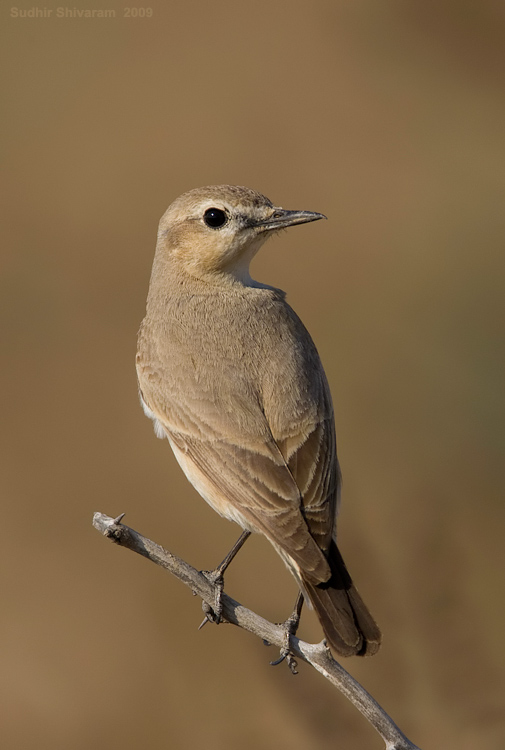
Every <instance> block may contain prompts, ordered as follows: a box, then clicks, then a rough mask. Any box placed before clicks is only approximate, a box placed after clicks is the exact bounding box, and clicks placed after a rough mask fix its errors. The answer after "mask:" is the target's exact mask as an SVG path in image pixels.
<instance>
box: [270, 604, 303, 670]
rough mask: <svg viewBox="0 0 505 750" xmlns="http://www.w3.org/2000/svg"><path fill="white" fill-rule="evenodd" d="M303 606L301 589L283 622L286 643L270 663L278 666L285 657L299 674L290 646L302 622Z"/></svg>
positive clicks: (289, 665)
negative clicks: (291, 639) (292, 637)
mask: <svg viewBox="0 0 505 750" xmlns="http://www.w3.org/2000/svg"><path fill="white" fill-rule="evenodd" d="M302 607H303V594H302V592H301V591H300V592H299V593H298V596H297V597H296V602H295V606H294V609H293V611H292V613H291V614H290V616H289V617H288V619H287V620H286V621H285V622H283V623H282V625H283V628H284V643H283V646H282V648H281V653H280V656H279V658H278V659H276V660H275V661H271V662H270V664H271V665H272V667H275V666H277V664H280V663H281V662H282V661H284V659H286V662H287V665H288V667H289V669H290V670H291V672H292V673H293V674H298V672H297V671H296V666H297V664H296V659H295V658H294V656H293V654H292V653H291V648H290V638H291V636H292V635H296V631H297V630H298V625H299V624H300V615H301V613H302Z"/></svg>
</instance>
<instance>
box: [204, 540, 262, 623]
mask: <svg viewBox="0 0 505 750" xmlns="http://www.w3.org/2000/svg"><path fill="white" fill-rule="evenodd" d="M250 536H251V532H250V531H243V532H242V534H241V535H240V537H239V539H237V541H236V542H235V544H234V545H233V547H232V548H231V550H230V551H229V552H228V554H227V555H226V557H225V558H224V560H223V561H222V562H221V563H219V565H218V566H217V568H215V569H214V570H202V573H203V574H204V576H205V577H206V578H207V579H208V580H209V581H210V582H211V583H212V584H214V586H215V587H216V596H215V599H214V606H213V607H211V606H210V605H209V604H207V602H204V603H203V605H202V608H203V611H204V612H205V620H204V621H203V622H202V624H201V625H200V628H203V626H204V625H205V623H207V622H215V623H216V625H218V624H219V623H220V622H221V612H222V609H223V605H222V601H221V599H222V596H223V589H224V572H225V570H226V568H227V567H228V565H229V564H230V563H231V561H232V560H233V558H234V557H235V555H236V554H237V552H238V551H239V549H241V548H242V546H243V545H244V542H245V541H246V539H248V538H249V537H250ZM200 628H198V629H200Z"/></svg>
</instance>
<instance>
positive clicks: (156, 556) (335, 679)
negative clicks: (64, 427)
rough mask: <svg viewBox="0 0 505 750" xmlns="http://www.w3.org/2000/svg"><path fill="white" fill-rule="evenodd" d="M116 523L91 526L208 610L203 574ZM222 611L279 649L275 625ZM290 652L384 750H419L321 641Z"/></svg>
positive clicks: (227, 607) (211, 590)
mask: <svg viewBox="0 0 505 750" xmlns="http://www.w3.org/2000/svg"><path fill="white" fill-rule="evenodd" d="M121 518H122V516H119V517H118V518H116V519H114V518H111V517H110V516H106V515H104V514H103V513H95V514H94V516H93V526H94V527H95V528H96V529H97V530H98V531H100V532H101V533H102V534H103V535H104V536H106V537H108V538H109V539H112V541H114V542H116V544H119V545H120V546H122V547H127V548H128V549H131V550H133V552H137V553H138V554H140V555H143V556H144V557H147V558H148V559H149V560H151V561H152V562H154V563H156V564H157V565H160V566H161V567H162V568H165V569H166V570H168V571H170V573H172V574H173V575H174V576H176V577H177V578H179V580H181V581H182V582H183V583H185V584H186V585H187V586H189V588H190V589H192V591H194V592H195V593H196V594H198V596H200V597H201V599H203V601H204V602H205V603H206V604H207V605H208V607H212V605H213V603H214V601H215V595H216V587H215V585H214V584H213V583H211V582H210V581H209V579H208V578H206V577H205V575H204V574H203V573H201V572H199V571H198V570H196V569H195V568H193V567H192V566H191V565H188V563H186V562H184V560H181V559H180V558H179V557H176V556H175V555H172V553H171V552H168V551H167V550H165V549H163V547H160V545H159V544H156V543H155V542H152V541H151V540H150V539H147V538H146V537H144V536H142V534H139V533H138V532H137V531H134V530H133V529H130V528H129V527H128V526H125V525H124V524H122V523H121ZM222 606H223V609H222V619H223V620H224V621H225V622H229V623H232V624H233V625H238V626H239V627H240V628H243V629H244V630H248V631H249V632H250V633H254V635H257V636H258V637H259V638H262V639H263V640H264V641H266V642H267V643H269V644H271V645H273V646H277V647H278V648H282V646H283V643H284V637H285V632H284V630H283V628H282V626H281V625H275V624H274V623H272V622H269V621H268V620H265V619H264V618H263V617H260V615H257V614H256V613H255V612H252V611H251V610H249V609H246V607H244V606H242V604H240V603H239V602H237V601H235V600H234V599H232V598H231V597H230V596H228V595H227V594H225V593H223V595H222ZM291 651H292V653H293V655H294V656H295V657H297V658H299V659H302V660H303V661H305V662H307V664H310V665H311V666H312V667H314V669H316V670H317V671H318V672H320V673H321V674H322V675H323V676H324V677H326V679H327V680H329V681H330V682H331V683H332V684H333V685H334V686H335V687H336V688H338V690H340V692H341V693H343V694H344V695H345V696H346V698H348V700H350V701H351V703H353V704H354V706H356V708H357V709H358V711H361V713H362V714H363V716H364V717H365V718H366V719H367V721H369V722H370V724H371V725H372V726H373V727H374V729H376V730H377V732H378V733H379V734H380V736H381V737H382V739H383V740H384V742H385V743H386V750H420V749H419V748H418V747H417V745H414V744H413V743H412V742H411V741H410V740H409V739H407V737H406V736H405V735H404V734H403V732H402V731H401V730H400V729H399V728H398V727H397V726H396V724H395V723H394V721H393V720H392V719H391V717H390V716H388V714H387V713H386V712H385V711H384V709H383V708H382V707H381V706H380V705H379V704H378V703H377V701H376V700H375V699H374V698H372V696H371V695H370V694H369V693H367V691H366V690H365V689H364V688H363V687H362V686H361V685H360V684H359V682H357V681H356V680H355V679H354V677H351V675H350V674H349V673H348V672H346V670H345V669H344V668H343V667H342V666H341V665H340V664H339V663H338V662H337V661H335V659H334V658H333V656H332V655H331V652H330V650H329V649H328V648H327V647H326V644H325V642H324V641H322V642H321V643H306V642H305V641H302V640H300V639H299V638H296V636H291Z"/></svg>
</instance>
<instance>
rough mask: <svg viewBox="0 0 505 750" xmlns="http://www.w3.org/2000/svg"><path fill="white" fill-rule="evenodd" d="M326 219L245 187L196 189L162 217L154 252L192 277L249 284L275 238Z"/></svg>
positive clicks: (174, 203)
mask: <svg viewBox="0 0 505 750" xmlns="http://www.w3.org/2000/svg"><path fill="white" fill-rule="evenodd" d="M325 218H326V217H325V216H324V215H323V214H318V213H313V212H312V211H288V210H286V209H284V208H279V207H277V206H274V205H272V202H271V201H270V200H268V198H266V197H265V196H264V195H261V193H257V192H256V191H254V190H250V189H249V188H246V187H238V186H234V185H216V186H212V187H203V188H197V189H195V190H190V191H189V192H187V193H184V194H183V195H181V196H180V197H179V198H177V199H176V200H175V201H174V202H173V203H172V205H171V206H170V207H169V208H168V209H167V211H166V212H165V214H164V215H163V217H162V219H161V221H160V225H159V231H158V251H159V252H161V253H163V254H164V255H166V254H168V256H170V257H171V258H172V259H173V260H174V261H175V262H176V263H177V264H179V265H180V266H182V268H183V269H184V270H185V271H186V272H188V273H190V274H191V275H194V276H199V277H208V276H209V275H213V274H227V275H229V276H232V277H234V278H235V279H237V280H238V281H241V282H243V283H248V282H250V281H251V279H250V276H249V264H250V262H251V260H252V258H253V257H254V256H255V255H256V253H257V252H258V250H259V248H260V247H261V245H262V244H263V243H264V242H265V240H266V239H267V238H268V237H269V236H270V235H271V234H272V233H273V232H275V231H278V230H280V229H285V228H286V227H291V226H294V225H295V224H305V223H307V222H309V221H317V220H318V219H325Z"/></svg>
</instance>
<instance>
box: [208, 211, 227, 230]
mask: <svg viewBox="0 0 505 750" xmlns="http://www.w3.org/2000/svg"><path fill="white" fill-rule="evenodd" d="M203 220H204V222H205V223H206V224H207V226H208V227H212V229H219V227H223V226H224V225H225V224H226V222H227V221H228V217H227V215H226V214H225V212H224V211H223V210H222V209H220V208H208V209H207V210H206V212H205V213H204V215H203Z"/></svg>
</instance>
